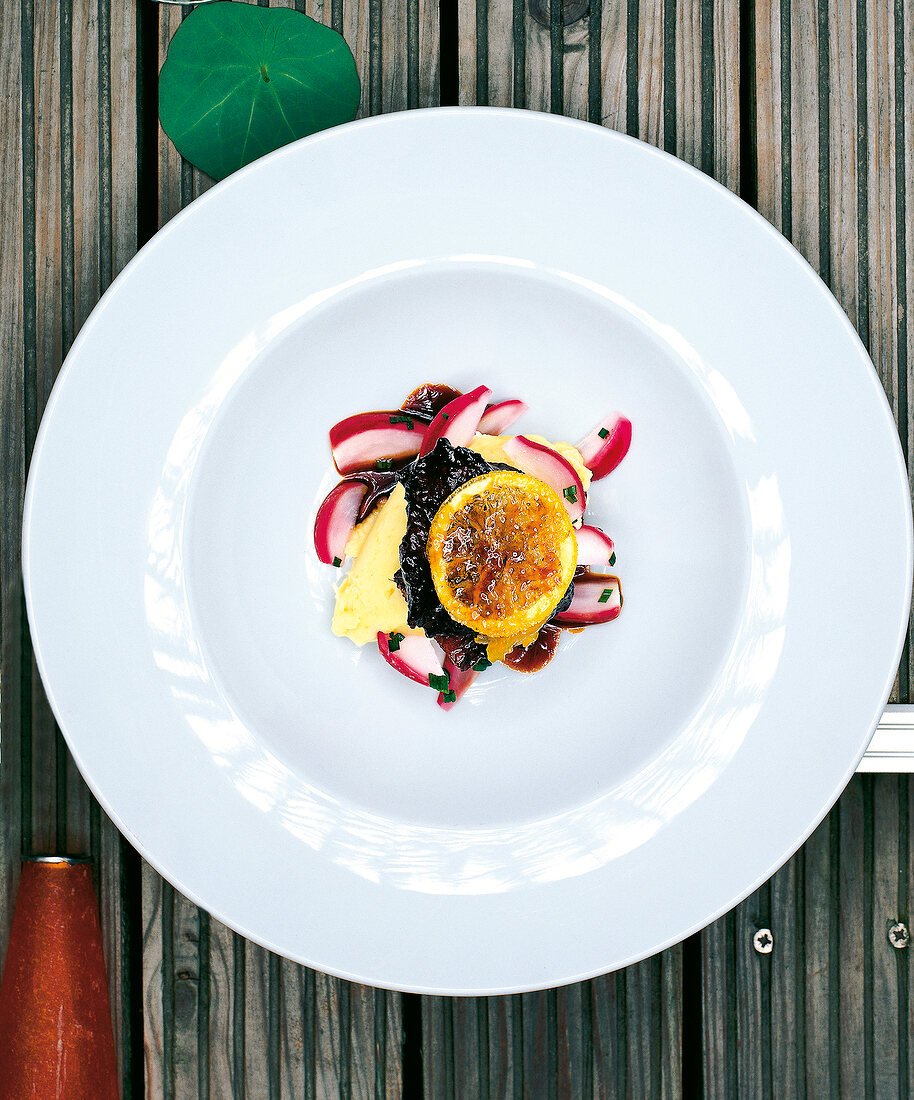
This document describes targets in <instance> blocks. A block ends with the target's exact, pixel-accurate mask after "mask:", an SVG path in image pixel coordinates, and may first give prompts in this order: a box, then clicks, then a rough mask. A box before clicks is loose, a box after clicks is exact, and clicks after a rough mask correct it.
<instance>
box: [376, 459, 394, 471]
mask: <svg viewBox="0 0 914 1100" xmlns="http://www.w3.org/2000/svg"><path fill="white" fill-rule="evenodd" d="M374 468H375V469H376V470H392V469H393V468H394V463H393V459H391V458H379V459H377V460H376V462H375V464H374Z"/></svg>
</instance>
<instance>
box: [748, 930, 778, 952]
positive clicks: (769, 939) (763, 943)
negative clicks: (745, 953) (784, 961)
mask: <svg viewBox="0 0 914 1100" xmlns="http://www.w3.org/2000/svg"><path fill="white" fill-rule="evenodd" d="M752 946H753V947H754V948H755V950H756V951H758V953H759V954H760V955H770V954H771V952H772V951H773V950H774V936H772V934H771V929H770V928H760V929H759V930H758V931H757V932H756V933H755V935H754V936H753V937H752Z"/></svg>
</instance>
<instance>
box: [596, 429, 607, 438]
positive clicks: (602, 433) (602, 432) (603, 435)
mask: <svg viewBox="0 0 914 1100" xmlns="http://www.w3.org/2000/svg"><path fill="white" fill-rule="evenodd" d="M597 435H598V436H599V437H600V438H601V439H605V438H606V437H607V436H608V435H609V428H601V429H600V430H599V431H598V432H597Z"/></svg>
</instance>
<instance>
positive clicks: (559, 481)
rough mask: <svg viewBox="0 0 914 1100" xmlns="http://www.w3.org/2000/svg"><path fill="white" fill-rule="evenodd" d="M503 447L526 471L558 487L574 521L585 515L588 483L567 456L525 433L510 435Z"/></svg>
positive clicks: (556, 489) (553, 487)
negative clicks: (586, 483) (585, 483)
mask: <svg viewBox="0 0 914 1100" xmlns="http://www.w3.org/2000/svg"><path fill="white" fill-rule="evenodd" d="M503 449H504V452H505V454H506V455H507V456H508V458H510V459H511V460H512V462H516V463H517V465H518V466H520V468H521V469H522V470H523V471H524V473H527V474H530V475H531V476H532V477H537V478H539V479H540V481H544V482H545V483H546V484H547V485H548V486H550V488H552V489H555V491H556V492H557V493H558V494H559V496H560V497H561V498H562V500H563V502H564V504H565V508H566V510H567V512H568V515H569V516H570V517H571V522H572V523H574V521H575V520H578V519H580V518H581V516H583V515H584V506H585V504H586V503H587V501H586V498H585V496H584V486H583V485H582V484H581V479H580V478H579V477H578V472H577V470H576V469H575V468H574V466H572V465H571V463H570V462H569V461H568V459H567V458H563V457H562V456H561V455H560V454H559V453H558V451H553V449H552V448H551V447H544V446H543V445H542V443H534V441H533V440H532V439H528V438H527V437H526V436H525V435H516V436H514V438H513V439H509V440H508V442H507V443H505V444H503Z"/></svg>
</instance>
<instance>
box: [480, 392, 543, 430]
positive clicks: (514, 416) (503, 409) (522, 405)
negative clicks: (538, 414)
mask: <svg viewBox="0 0 914 1100" xmlns="http://www.w3.org/2000/svg"><path fill="white" fill-rule="evenodd" d="M529 408H530V406H529V405H528V404H527V402H526V401H518V400H517V399H516V398H514V399H512V400H511V401H499V402H498V404H497V405H489V407H488V408H487V409H486V411H485V412H484V413H483V414H482V420H480V421H479V427H478V428H477V429H476V431H478V432H482V434H483V435H501V434H502V433H503V432H505V431H507V429H508V428H510V427H511V425H512V424H513V423H514V422H515V420H520V418H521V417H522V416H523V415H524V413H525V412H526V411H527V409H529Z"/></svg>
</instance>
